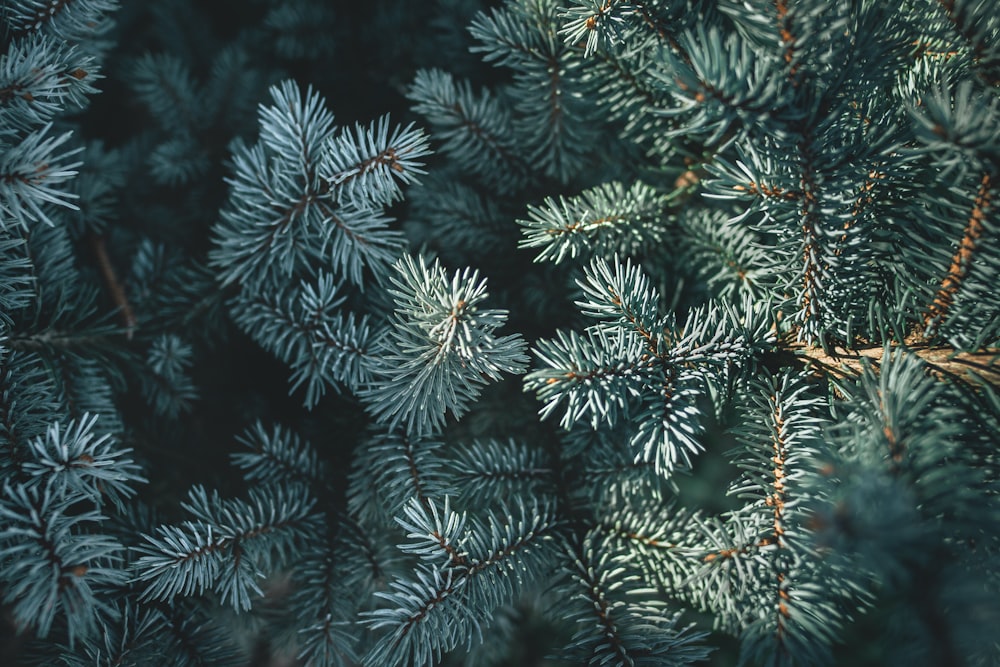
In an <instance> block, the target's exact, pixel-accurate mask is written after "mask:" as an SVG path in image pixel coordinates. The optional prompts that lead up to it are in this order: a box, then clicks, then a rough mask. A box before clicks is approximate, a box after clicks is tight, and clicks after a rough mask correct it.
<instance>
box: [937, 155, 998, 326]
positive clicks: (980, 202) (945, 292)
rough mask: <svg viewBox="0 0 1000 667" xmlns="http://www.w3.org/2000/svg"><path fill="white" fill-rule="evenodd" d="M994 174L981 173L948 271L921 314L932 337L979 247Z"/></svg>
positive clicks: (988, 207)
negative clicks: (977, 187)
mask: <svg viewBox="0 0 1000 667" xmlns="http://www.w3.org/2000/svg"><path fill="white" fill-rule="evenodd" d="M994 187H995V186H994V184H993V174H992V173H991V172H989V171H987V172H986V173H984V174H983V177H982V179H981V180H980V182H979V190H978V191H977V192H976V197H975V200H974V201H973V204H972V211H971V212H970V213H969V218H968V221H967V222H966V224H965V230H964V231H963V233H962V238H961V239H960V240H959V242H958V249H957V250H956V251H955V254H954V255H953V256H952V258H951V264H950V265H949V267H948V273H947V274H946V275H945V277H944V280H942V282H941V286H940V287H939V288H938V291H937V293H936V294H935V295H934V300H933V301H932V302H931V304H930V305H929V306H928V307H927V311H926V313H925V315H924V334H923V335H924V338H925V339H929V338H932V337H933V336H934V335H935V333H936V331H937V329H938V327H939V326H940V325H941V324H942V323H943V322H944V320H945V318H947V316H948V314H949V310H950V309H951V305H952V302H953V301H954V300H955V295H956V294H957V292H958V290H959V288H961V286H962V282H963V280H964V279H965V276H966V275H967V274H968V273H969V270H970V269H971V267H972V262H973V258H974V255H975V253H976V251H977V250H978V246H979V241H980V237H982V235H983V232H984V229H985V228H984V223H985V221H986V217H987V215H988V214H989V210H990V208H991V207H992V206H993V197H994V196H995V193H994Z"/></svg>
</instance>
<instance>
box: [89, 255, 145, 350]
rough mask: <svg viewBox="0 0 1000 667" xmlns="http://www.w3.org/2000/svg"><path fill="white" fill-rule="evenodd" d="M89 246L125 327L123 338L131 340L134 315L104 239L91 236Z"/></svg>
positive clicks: (134, 324) (133, 331) (134, 322)
mask: <svg viewBox="0 0 1000 667" xmlns="http://www.w3.org/2000/svg"><path fill="white" fill-rule="evenodd" d="M90 244H91V246H93V248H94V254H95V255H96V256H97V265H98V267H100V269H101V275H102V276H103V277H104V282H105V283H106V284H107V286H108V291H109V292H110V293H111V300H112V301H114V303H115V305H116V306H118V313H119V315H120V317H121V319H122V324H124V325H125V338H126V339H128V340H132V334H133V333H135V329H136V319H135V313H134V312H133V311H132V306H131V305H130V304H129V302H128V297H127V296H125V288H124V287H122V284H121V282H120V281H119V280H118V274H117V273H115V267H114V265H113V264H112V263H111V257H110V256H109V255H108V248H107V244H106V242H105V239H104V237H103V236H91V237H90Z"/></svg>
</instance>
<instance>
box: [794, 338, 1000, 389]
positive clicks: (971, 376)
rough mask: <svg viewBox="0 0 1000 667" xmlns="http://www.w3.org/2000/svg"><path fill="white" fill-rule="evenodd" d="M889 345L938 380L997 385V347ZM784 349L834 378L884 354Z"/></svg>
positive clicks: (797, 346) (919, 341) (798, 345)
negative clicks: (911, 356)
mask: <svg viewBox="0 0 1000 667" xmlns="http://www.w3.org/2000/svg"><path fill="white" fill-rule="evenodd" d="M889 348H890V349H905V350H907V351H909V352H910V353H912V354H914V355H916V356H917V357H919V358H920V359H921V360H923V361H924V362H925V363H926V364H927V368H928V370H929V371H930V373H931V374H932V375H934V377H936V378H938V379H939V380H948V381H958V382H962V383H964V384H968V385H971V386H973V387H975V386H976V385H977V384H980V383H983V382H985V383H986V384H989V385H990V386H992V387H994V388H1000V349H998V348H984V349H981V350H977V351H974V352H969V351H961V350H956V349H955V348H952V347H948V346H945V345H937V344H932V343H928V342H926V341H925V340H924V339H923V338H914V339H912V340H909V341H907V342H905V343H903V344H895V345H890V346H889ZM785 349H787V350H788V351H789V352H791V353H792V354H794V355H795V356H796V357H798V358H800V359H804V361H805V364H806V367H807V368H815V369H817V370H818V371H820V372H821V373H822V374H824V375H830V376H832V377H835V378H848V377H856V376H857V375H858V374H859V373H861V371H862V370H863V369H864V368H866V367H868V366H869V364H870V365H871V366H872V367H874V368H875V369H878V367H879V366H880V365H881V360H882V358H883V356H884V355H885V352H886V348H885V347H882V346H876V345H873V346H868V347H856V348H852V349H845V348H842V347H839V346H831V347H830V348H829V349H828V350H824V349H823V348H821V347H815V346H810V345H808V344H806V343H803V342H788V343H786V345H785Z"/></svg>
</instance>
